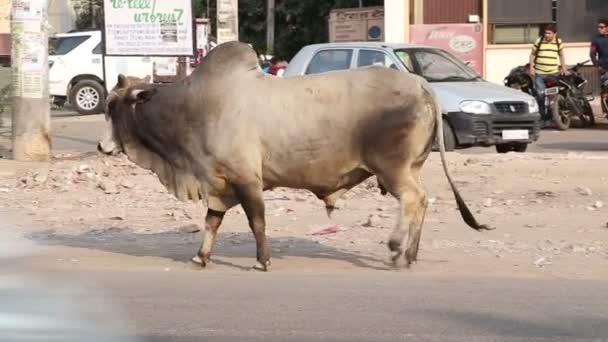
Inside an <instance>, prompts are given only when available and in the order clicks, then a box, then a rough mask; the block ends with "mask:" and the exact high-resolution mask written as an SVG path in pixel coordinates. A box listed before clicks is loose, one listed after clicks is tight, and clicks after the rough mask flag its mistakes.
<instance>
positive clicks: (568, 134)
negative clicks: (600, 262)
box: [52, 112, 608, 153]
mask: <svg viewBox="0 0 608 342" xmlns="http://www.w3.org/2000/svg"><path fill="white" fill-rule="evenodd" d="M103 129H104V124H103V116H101V115H94V116H78V115H75V114H74V113H71V112H54V113H53V127H52V134H53V147H54V148H55V149H59V150H64V149H70V150H79V151H83V152H87V151H91V152H94V151H96V148H97V141H98V139H99V137H100V136H101V135H102V134H103ZM529 151H530V152H537V153H556V152H557V153H564V152H570V151H571V152H583V151H588V152H601V151H608V122H606V121H605V120H600V121H599V123H598V125H597V126H596V127H594V128H591V129H570V130H568V131H565V132H561V131H557V130H551V129H549V130H543V131H542V133H541V138H540V140H539V141H538V142H536V143H534V144H532V145H531V146H530V147H529ZM459 152H461V153H495V149H494V148H493V147H488V148H469V149H464V150H459Z"/></svg>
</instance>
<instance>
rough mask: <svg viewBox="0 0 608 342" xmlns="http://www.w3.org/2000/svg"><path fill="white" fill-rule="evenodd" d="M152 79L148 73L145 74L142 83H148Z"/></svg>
mask: <svg viewBox="0 0 608 342" xmlns="http://www.w3.org/2000/svg"><path fill="white" fill-rule="evenodd" d="M151 79H152V77H150V75H146V77H144V78H143V80H142V81H143V82H144V83H150V80H151Z"/></svg>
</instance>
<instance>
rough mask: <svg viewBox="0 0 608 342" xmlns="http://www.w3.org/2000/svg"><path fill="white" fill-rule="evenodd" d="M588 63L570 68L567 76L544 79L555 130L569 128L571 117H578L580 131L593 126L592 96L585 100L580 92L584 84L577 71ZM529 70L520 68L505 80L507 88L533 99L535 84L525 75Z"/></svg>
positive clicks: (546, 102)
mask: <svg viewBox="0 0 608 342" xmlns="http://www.w3.org/2000/svg"><path fill="white" fill-rule="evenodd" d="M587 62H589V61H585V62H583V63H578V64H576V65H575V66H574V67H572V68H570V70H569V74H568V75H560V76H555V77H547V78H546V79H545V85H546V90H545V108H546V109H547V110H548V111H549V112H550V113H551V116H552V117H553V121H554V123H555V126H556V128H557V129H559V130H562V131H565V130H567V129H568V128H570V125H571V121H572V118H573V117H577V118H578V119H579V121H580V123H581V125H582V126H583V127H589V126H593V125H594V124H595V116H594V114H593V109H592V108H591V101H593V98H592V96H587V95H586V94H585V93H584V92H583V88H584V87H585V85H586V84H587V80H585V79H584V78H583V77H582V76H581V74H580V73H579V68H580V67H581V66H583V65H585V64H586V63H587ZM528 66H529V65H525V66H519V67H517V68H515V69H513V70H511V72H510V73H509V75H508V76H507V77H506V78H505V80H504V83H505V85H506V86H508V87H511V88H514V89H520V90H521V91H523V92H525V93H527V94H530V95H531V96H534V97H536V95H537V94H538V93H537V91H536V89H535V87H534V80H533V79H532V77H531V76H530V75H529V73H528V70H529V69H528Z"/></svg>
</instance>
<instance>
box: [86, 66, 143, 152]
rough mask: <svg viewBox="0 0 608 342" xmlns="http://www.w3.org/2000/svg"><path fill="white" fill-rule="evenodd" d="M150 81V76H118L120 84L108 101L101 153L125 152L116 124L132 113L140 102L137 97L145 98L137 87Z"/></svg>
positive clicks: (100, 142)
mask: <svg viewBox="0 0 608 342" xmlns="http://www.w3.org/2000/svg"><path fill="white" fill-rule="evenodd" d="M150 79H151V78H150V76H146V77H145V78H138V77H132V76H124V75H122V74H121V75H119V76H118V82H117V83H116V85H115V86H114V88H113V89H112V91H111V92H110V94H109V95H108V98H107V99H106V110H105V113H106V128H105V130H104V133H103V136H102V137H101V139H100V140H99V144H98V145H97V149H98V150H99V151H100V152H102V153H104V154H108V155H115V154H118V153H120V152H122V151H124V141H121V139H120V137H121V135H120V134H118V131H117V129H116V128H115V127H114V123H116V122H117V121H120V120H121V119H124V117H125V116H126V115H130V114H131V113H132V111H133V107H134V105H135V104H137V101H138V99H137V97H138V96H139V97H143V96H144V95H143V94H142V91H141V90H138V89H136V87H137V86H141V85H143V84H146V83H149V82H150Z"/></svg>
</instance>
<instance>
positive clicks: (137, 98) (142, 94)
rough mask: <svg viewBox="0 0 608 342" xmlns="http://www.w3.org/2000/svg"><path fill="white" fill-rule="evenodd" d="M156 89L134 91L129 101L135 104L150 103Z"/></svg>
mask: <svg viewBox="0 0 608 342" xmlns="http://www.w3.org/2000/svg"><path fill="white" fill-rule="evenodd" d="M156 92H157V90H156V88H150V89H134V90H133V91H132V92H131V95H130V96H129V99H130V100H131V102H133V103H145V102H148V101H150V99H151V98H152V97H153V96H154V94H156Z"/></svg>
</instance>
